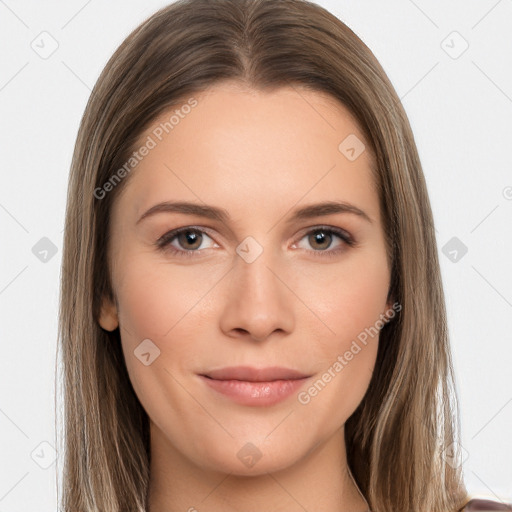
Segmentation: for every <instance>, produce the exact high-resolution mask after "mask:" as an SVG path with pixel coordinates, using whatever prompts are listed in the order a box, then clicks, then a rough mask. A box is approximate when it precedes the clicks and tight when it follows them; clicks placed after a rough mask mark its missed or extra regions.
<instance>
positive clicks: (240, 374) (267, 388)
mask: <svg viewBox="0 0 512 512" xmlns="http://www.w3.org/2000/svg"><path fill="white" fill-rule="evenodd" d="M309 377H310V375H306V374H304V373H301V372H299V371H298V370H294V369H292V368H283V367H280V366H272V367H268V368H252V367H250V366H231V367H226V368H220V369H218V370H211V371H209V372H208V373H203V374H200V375H199V379H200V380H201V381H202V382H203V383H204V384H206V385H207V386H208V388H209V389H211V390H213V391H214V392H216V393H217V394H219V393H220V394H221V395H224V396H225V397H227V398H228V399H230V400H232V401H234V402H236V403H238V404H240V405H244V406H272V405H275V404H278V403H279V402H282V401H285V400H286V399H288V398H290V397H291V396H292V395H293V394H294V393H296V392H297V391H298V390H299V389H300V388H301V387H302V386H304V385H305V382H306V381H307V380H308V378H309Z"/></svg>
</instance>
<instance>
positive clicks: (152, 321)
mask: <svg viewBox="0 0 512 512" xmlns="http://www.w3.org/2000/svg"><path fill="white" fill-rule="evenodd" d="M187 100H188V98H187V99H185V100H184V102H183V105H192V106H190V108H189V107H183V108H180V106H177V107H175V108H173V109H172V110H170V111H169V112H166V113H165V115H163V116H161V117H160V118H159V119H158V120H157V121H155V122H154V123H153V124H152V125H151V127H150V128H149V129H148V130H147V131H146V132H145V133H144V134H143V135H142V136H141V137H140V144H139V145H138V146H137V147H136V148H135V149H140V148H141V147H142V146H143V145H146V148H148V149H147V150H146V151H145V150H141V151H139V156H140V162H139V163H138V164H137V165H136V167H135V168H134V169H133V170H132V171H131V173H132V175H131V176H130V180H129V181H128V182H127V183H126V187H125V188H124V189H123V191H122V194H121V195H120V196H119V197H118V198H117V200H116V202H115V204H114V207H113V211H112V224H111V233H110V236H111V246H110V251H111V252H110V258H111V263H112V267H111V268H112V283H113V287H114V291H115V294H116V297H117V305H114V304H108V303H105V304H104V307H103V310H102V314H101V318H100V324H101V325H102V327H103V328H105V329H107V330H112V329H114V328H115V327H116V326H117V325H118V323H119V325H120V332H121V340H122V347H123V352H124V357H125V361H126V366H127V369H128V372H129V375H130V378H131V381H132V383H133V387H134V390H135V392H136V394H137V396H138V398H139V400H140V402H141V404H142V405H143V407H144V409H145V410H146V411H147V413H148V415H149V418H150V420H151V436H152V453H161V454H166V456H167V457H170V456H172V457H173V458H174V460H175V461H178V460H181V461H182V462H183V463H188V464H193V465H195V466H196V467H200V468H203V469H205V470H206V469H208V470H216V471H223V472H228V473H233V474H240V475H243V474H247V475H256V474H263V473H265V472H270V471H276V470H279V469H284V468H287V467H290V466H292V465H293V464H295V463H297V462H298V461H300V460H302V459H303V458H304V457H305V456H306V455H308V454H310V453H311V452H312V451H313V449H314V448H316V447H318V446H319V445H325V443H327V442H331V441H332V442H334V443H336V446H344V445H343V442H344V441H343V425H344V423H345V422H346V420H347V419H348V418H349V417H350V415H351V414H352V413H353V411H354V410H355V409H356V407H357V405H358V404H359V403H360V402H361V400H362V398H363V396H364V394H365V392H366V390H367V388H368V384H369V382H370V378H371V375H372V372H373V369H374V364H375V360H376V354H377V347H378V334H377V335H375V334H374V333H375V326H377V327H382V322H381V321H380V320H382V318H383V314H384V313H385V312H386V311H387V310H389V308H390V302H387V301H386V300H387V294H388V289H389V284H390V269H389V267H388V261H387V257H386V248H385V240H384V232H383V226H382V224H381V217H380V212H379V198H378V195H377V192H376V189H375V185H374V182H373V181H372V174H371V170H370V165H371V156H370V153H369V151H368V149H366V150H365V149H364V146H363V145H362V144H365V142H364V141H363V135H362V133H361V132H360V130H359V129H358V126H357V125H356V123H355V121H354V119H353V118H352V117H351V115H349V113H348V111H347V110H346V109H345V108H344V107H343V106H342V105H340V104H338V103H337V102H336V101H335V100H334V99H332V98H330V97H329V96H326V95H324V94H321V93H318V92H312V91H308V90H306V89H303V88H298V87H294V88H291V87H290V88H281V89H278V90H276V91H274V92H270V93H269V92H256V91H254V90H248V89H241V88H239V87H238V86H236V85H234V84H232V83H224V84H221V85H217V86H215V87H211V88H210V89H208V90H207V91H205V92H203V93H201V94H196V95H195V96H194V98H193V100H190V101H189V102H188V103H187ZM176 110H178V112H175V111H176ZM173 113H174V114H175V116H174V118H173V119H172V120H171V121H169V119H170V118H171V115H173ZM165 123H167V124H165ZM347 137H348V139H347ZM345 139H346V140H345ZM143 153H144V154H145V156H142V155H143ZM178 202H179V203H189V204H190V205H195V206H196V208H193V206H188V207H186V208H185V207H182V208H181V209H180V208H173V207H172V206H171V204H172V203H178ZM327 202H329V203H347V204H350V205H352V206H353V207H355V208H358V209H359V210H361V211H362V212H363V213H353V212H350V211H348V210H346V211H343V210H342V209H339V210H336V209H335V208H331V209H328V208H325V207H324V208H323V209H322V208H318V209H317V210H315V209H314V208H312V207H313V206H315V205H320V204H323V203H327ZM165 203H168V206H167V207H165V206H160V207H158V208H157V209H154V210H153V211H152V213H148V210H150V209H152V208H154V207H155V205H159V204H160V205H162V204H165ZM305 208H306V209H305ZM308 208H309V209H308ZM303 209H305V210H303ZM301 211H302V214H299V215H297V212H301ZM212 212H213V213H212ZM219 212H221V213H220V214H219ZM178 228H180V229H181V228H187V229H188V230H192V228H193V230H192V231H188V233H187V229H185V231H183V232H182V233H181V234H179V233H178V234H176V235H172V234H171V235H166V234H167V233H169V232H170V231H172V230H176V229H178ZM164 236H166V238H162V237H164ZM344 237H348V238H347V239H345V238H344ZM346 240H349V241H353V244H350V243H349V242H347V241H346ZM159 241H160V242H159ZM372 328H373V329H372ZM370 330H371V331H370ZM369 332H371V333H372V334H373V335H372V334H368V333H369ZM363 340H364V341H363ZM238 366H244V367H251V368H253V369H263V368H268V367H284V368H287V369H292V370H295V371H296V372H299V373H300V374H301V375H304V376H306V378H303V379H301V380H287V382H283V381H284V380H285V379H286V378H289V377H290V375H288V374H286V373H285V374H279V373H270V374H269V375H256V374H252V375H246V374H236V373H229V372H227V373H224V374H223V375H220V374H218V375H217V379H212V378H208V377H205V375H207V374H209V375H210V377H211V376H215V375H214V371H217V370H220V369H222V368H225V367H238ZM236 377H238V378H240V379H241V380H242V381H243V380H251V379H252V380H259V381H272V380H273V381H274V382H273V383H271V384H269V383H268V382H267V384H256V383H254V382H253V383H252V384H250V383H247V382H246V383H243V382H241V381H238V383H237V382H236V381H235V380H236V379H235V378H236ZM120 399H122V397H120Z"/></svg>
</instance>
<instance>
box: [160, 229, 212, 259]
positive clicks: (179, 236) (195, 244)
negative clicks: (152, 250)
mask: <svg viewBox="0 0 512 512" xmlns="http://www.w3.org/2000/svg"><path fill="white" fill-rule="evenodd" d="M205 237H206V238H205ZM206 239H210V240H212V239H211V238H210V237H209V236H208V235H207V234H206V233H205V232H204V231H203V230H201V229H197V228H189V227H188V228H179V229H174V230H172V231H169V232H168V233H165V235H163V236H162V237H160V239H159V240H157V242H156V246H157V247H158V248H159V249H161V250H163V251H169V252H170V253H172V254H177V255H179V256H193V255H194V254H195V253H199V252H201V251H200V250H199V249H200V247H201V244H202V243H203V242H204V241H205V240H206ZM212 241H213V240H212ZM206 248H208V247H206Z"/></svg>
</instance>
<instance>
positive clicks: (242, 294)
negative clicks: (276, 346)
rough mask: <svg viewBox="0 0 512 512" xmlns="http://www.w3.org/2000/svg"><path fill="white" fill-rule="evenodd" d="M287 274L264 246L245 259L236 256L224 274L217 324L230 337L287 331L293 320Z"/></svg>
mask: <svg viewBox="0 0 512 512" xmlns="http://www.w3.org/2000/svg"><path fill="white" fill-rule="evenodd" d="M289 276H291V272H287V271H286V269H285V268H284V267H283V266H279V265H277V263H276V261H275V260H273V259H272V258H270V254H267V252H266V251H265V250H264V251H263V252H262V253H261V254H260V255H259V256H258V258H256V260H254V261H252V262H251V263H248V262H247V261H245V260H244V259H243V258H242V257H239V256H237V257H236V258H235V261H234V268H233V269H232V270H231V272H230V273H229V275H228V276H227V277H228V278H229V279H228V281H227V283H226V286H225V288H224V289H223V293H224V294H225V295H224V297H223V303H222V312H221V316H220V324H221V325H220V327H221V329H222V331H223V332H224V333H225V334H226V335H227V336H231V337H238V338H246V339H252V340H255V341H264V340H266V339H267V338H268V337H269V336H271V334H272V333H274V332H280V333H281V335H284V334H283V333H290V332H292V331H293V328H294V323H295V315H294V307H295V306H296V300H294V296H293V292H292V291H291V290H290V289H289V288H288V286H290V284H289V283H288V281H289Z"/></svg>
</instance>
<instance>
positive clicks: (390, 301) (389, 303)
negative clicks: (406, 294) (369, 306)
mask: <svg viewBox="0 0 512 512" xmlns="http://www.w3.org/2000/svg"><path fill="white" fill-rule="evenodd" d="M395 303H396V301H395V300H394V297H391V296H388V301H387V302H386V310H385V311H384V312H383V315H384V316H386V318H387V320H386V323H389V322H391V321H392V320H393V318H395V316H396V313H397V311H400V309H402V308H401V307H398V308H394V307H393V305H394V304H395ZM390 312H393V316H391V317H388V314H389V313H390Z"/></svg>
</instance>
